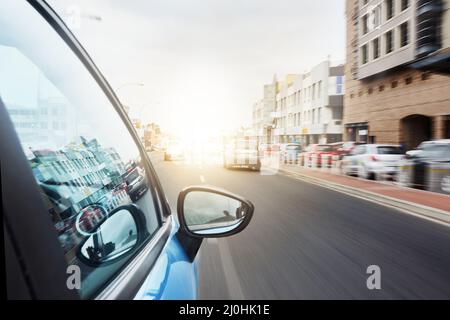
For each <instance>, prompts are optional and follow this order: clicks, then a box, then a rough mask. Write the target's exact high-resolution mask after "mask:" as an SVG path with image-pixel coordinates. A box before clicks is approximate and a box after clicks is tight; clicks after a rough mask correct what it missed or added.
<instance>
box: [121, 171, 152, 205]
mask: <svg viewBox="0 0 450 320" xmlns="http://www.w3.org/2000/svg"><path fill="white" fill-rule="evenodd" d="M125 182H126V184H127V192H128V195H129V196H130V198H131V200H132V201H133V202H134V201H136V200H138V199H139V198H140V197H141V196H142V195H143V194H144V193H145V191H147V182H146V180H145V172H144V171H143V170H142V169H140V168H139V167H135V168H134V169H133V170H131V171H130V172H129V173H127V175H126V176H125Z"/></svg>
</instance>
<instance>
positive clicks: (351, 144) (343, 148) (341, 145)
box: [331, 141, 363, 160]
mask: <svg viewBox="0 0 450 320" xmlns="http://www.w3.org/2000/svg"><path fill="white" fill-rule="evenodd" d="M361 144H363V143H361V142H355V141H347V142H337V143H332V144H331V145H332V146H333V148H335V150H336V153H337V154H338V155H339V160H342V158H344V156H346V155H348V154H350V152H351V151H352V150H353V149H354V148H355V147H356V146H357V145H361Z"/></svg>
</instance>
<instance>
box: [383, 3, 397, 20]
mask: <svg viewBox="0 0 450 320" xmlns="http://www.w3.org/2000/svg"><path fill="white" fill-rule="evenodd" d="M394 3H395V1H394V0H386V1H385V4H386V20H389V19H391V18H392V17H393V16H394V13H395V4H394Z"/></svg>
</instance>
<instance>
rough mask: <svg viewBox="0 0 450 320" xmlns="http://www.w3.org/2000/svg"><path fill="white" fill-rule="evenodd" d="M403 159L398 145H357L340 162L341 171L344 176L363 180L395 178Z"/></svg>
mask: <svg viewBox="0 0 450 320" xmlns="http://www.w3.org/2000/svg"><path fill="white" fill-rule="evenodd" d="M404 157H405V155H404V154H403V150H402V148H401V146H399V145H391V144H364V145H358V146H356V147H355V148H354V149H353V150H352V151H351V152H350V154H349V155H347V156H345V157H344V159H343V160H342V171H343V173H344V174H346V175H358V176H359V177H361V178H365V179H377V178H378V177H379V176H380V175H390V176H395V175H396V174H397V173H398V170H399V166H400V161H401V159H403V158H404Z"/></svg>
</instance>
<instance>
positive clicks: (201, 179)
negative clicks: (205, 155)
mask: <svg viewBox="0 0 450 320" xmlns="http://www.w3.org/2000/svg"><path fill="white" fill-rule="evenodd" d="M200 181H201V182H202V183H205V181H206V180H205V177H204V176H203V175H200Z"/></svg>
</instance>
